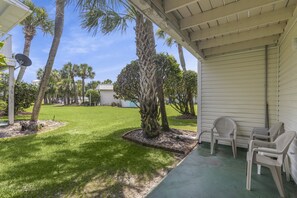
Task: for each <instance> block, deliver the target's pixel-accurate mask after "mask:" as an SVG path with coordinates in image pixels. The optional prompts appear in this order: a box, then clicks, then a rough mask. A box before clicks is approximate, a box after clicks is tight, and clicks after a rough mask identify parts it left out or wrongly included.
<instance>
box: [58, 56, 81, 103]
mask: <svg viewBox="0 0 297 198" xmlns="http://www.w3.org/2000/svg"><path fill="white" fill-rule="evenodd" d="M62 70H64V72H63V73H64V76H65V75H67V77H69V78H70V80H71V84H72V87H73V92H74V102H75V104H78V93H77V88H76V83H75V80H74V77H75V76H77V72H78V70H79V67H78V65H76V64H74V65H73V64H72V63H71V62H68V63H67V64H65V65H64V66H63V68H62Z"/></svg>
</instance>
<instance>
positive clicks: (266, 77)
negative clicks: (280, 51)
mask: <svg viewBox="0 0 297 198" xmlns="http://www.w3.org/2000/svg"><path fill="white" fill-rule="evenodd" d="M265 128H267V129H268V128H269V106H268V46H267V45H266V46H265Z"/></svg>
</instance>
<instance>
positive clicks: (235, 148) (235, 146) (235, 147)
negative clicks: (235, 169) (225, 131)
mask: <svg viewBox="0 0 297 198" xmlns="http://www.w3.org/2000/svg"><path fill="white" fill-rule="evenodd" d="M234 150H235V157H237V144H236V140H234Z"/></svg>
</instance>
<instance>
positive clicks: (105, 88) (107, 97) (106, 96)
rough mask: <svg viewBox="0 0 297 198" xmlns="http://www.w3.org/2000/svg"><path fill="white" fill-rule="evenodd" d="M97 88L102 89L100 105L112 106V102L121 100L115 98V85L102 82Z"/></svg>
mask: <svg viewBox="0 0 297 198" xmlns="http://www.w3.org/2000/svg"><path fill="white" fill-rule="evenodd" d="M96 89H97V90H99V91H100V105H102V106H110V105H111V104H112V103H120V100H118V99H116V98H114V95H115V92H114V91H113V85H102V84H100V85H98V87H97V88H96Z"/></svg>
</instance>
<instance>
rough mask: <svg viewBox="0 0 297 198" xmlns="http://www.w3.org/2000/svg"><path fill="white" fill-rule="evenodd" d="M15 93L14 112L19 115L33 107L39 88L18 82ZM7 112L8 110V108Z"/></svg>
mask: <svg viewBox="0 0 297 198" xmlns="http://www.w3.org/2000/svg"><path fill="white" fill-rule="evenodd" d="M14 93H15V95H14V111H15V113H17V112H19V111H22V110H24V109H26V108H29V107H30V106H32V104H33V102H34V100H35V98H36V95H37V86H35V85H33V84H29V83H25V82H17V83H16V84H15V88H14ZM7 112H8V109H7V108H6V113H7Z"/></svg>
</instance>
